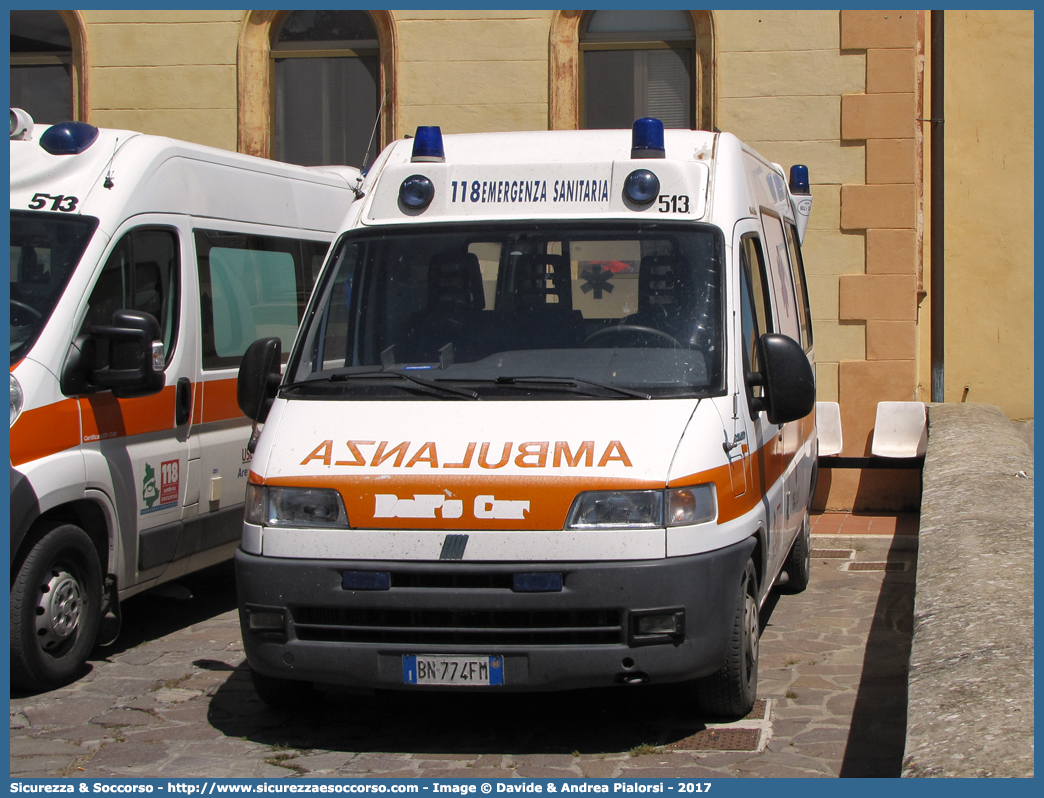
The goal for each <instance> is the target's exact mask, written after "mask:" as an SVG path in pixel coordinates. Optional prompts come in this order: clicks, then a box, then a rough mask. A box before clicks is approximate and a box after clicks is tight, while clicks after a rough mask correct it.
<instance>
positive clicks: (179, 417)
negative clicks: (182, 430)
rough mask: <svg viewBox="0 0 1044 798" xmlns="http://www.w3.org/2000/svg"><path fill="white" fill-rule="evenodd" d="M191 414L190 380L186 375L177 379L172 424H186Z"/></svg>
mask: <svg viewBox="0 0 1044 798" xmlns="http://www.w3.org/2000/svg"><path fill="white" fill-rule="evenodd" d="M191 414H192V381H191V380H190V379H189V378H188V377H181V378H179V379H178V391H177V394H176V396H175V398H174V424H175V426H178V427H180V426H182V425H184V424H188V422H189V416H190V415H191Z"/></svg>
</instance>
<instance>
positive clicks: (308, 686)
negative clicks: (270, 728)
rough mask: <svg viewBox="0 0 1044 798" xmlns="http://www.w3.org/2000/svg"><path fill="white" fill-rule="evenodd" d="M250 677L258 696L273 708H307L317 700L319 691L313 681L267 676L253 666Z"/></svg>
mask: <svg viewBox="0 0 1044 798" xmlns="http://www.w3.org/2000/svg"><path fill="white" fill-rule="evenodd" d="M250 679H251V680H252V681H253V682H254V691H255V692H256V693H257V695H258V697H259V698H260V699H261V700H262V701H264V702H265V703H266V704H268V706H270V707H272V709H285V710H289V711H293V710H300V709H307V708H308V706H309V705H310V704H312V703H314V702H315V699H316V696H317V692H316V689H315V687H314V686H313V685H312V683H311V682H299V681H296V680H294V679H280V678H279V677H277V676H265V674H263V673H258V672H257V671H255V670H254V669H253V668H251V669H250Z"/></svg>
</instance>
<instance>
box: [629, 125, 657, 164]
mask: <svg viewBox="0 0 1044 798" xmlns="http://www.w3.org/2000/svg"><path fill="white" fill-rule="evenodd" d="M665 156H666V150H665V149H664V147H663V122H661V121H660V120H659V119H653V118H652V117H648V116H647V117H644V118H643V119H636V120H635V122H634V124H633V125H632V126H631V157H632V158H663V157H665Z"/></svg>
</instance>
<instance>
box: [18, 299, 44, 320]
mask: <svg viewBox="0 0 1044 798" xmlns="http://www.w3.org/2000/svg"><path fill="white" fill-rule="evenodd" d="M11 307H12V308H18V309H19V310H23V311H25V312H26V313H30V314H32V315H33V316H36V318H38V319H42V318H43V314H42V313H41V312H40V311H38V310H37V309H36V308H34V307H33V306H32V305H27V304H25V302H21V301H19V300H17V299H12V300H11Z"/></svg>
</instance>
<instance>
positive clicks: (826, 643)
mask: <svg viewBox="0 0 1044 798" xmlns="http://www.w3.org/2000/svg"><path fill="white" fill-rule="evenodd" d="M830 515H833V514H830ZM889 524H891V525H892V526H893V527H894V531H899V530H900V529H902V530H904V532H906V531H909V522H908V520H907V519H905V518H903V517H900V518H899V519H892V520H891V521H884V520H881V519H879V518H873V519H869V518H866V517H862V518H861V517H859V516H854V517H850V518H843V519H839V518H832V517H830V516H821V517H818V518H817V519H816V526H815V527H814V529H815V530H817V531H816V534H815V535H814V537H813V551H814V553H815V557H814V559H813V566H812V567H813V571H812V581H811V584H810V586H809V589H808V590H807V591H806V592H804V593H802V594H800V595H794V596H791V595H779V594H774V595H773V596H772V597H771V598H770V599H769V602H768V603H767V604H766V607H765V609H764V611H763V614H762V618H763V623H764V624H765V628H764V632H763V635H762V641H761V666H760V689H759V697H760V698H761V699H763V700H762V701H761V702H759V705H758V707H757V709H756V710H755V712H754V713H753V714H752V715H751V717H749V718H746V719H744V720H741V721H738V722H735V723H730V724H715V723H711V722H709V721H708V720H707V719H705V718H701V717H700V716H699V715H697V714H696V713H695V712H694V711H692V710H691V709H690V708H688V707H687V706H686V705H685V703H684V701H683V700H681V696H682V693H681V691H680V690H679V689H678V688H677V687H675V686H671V685H664V686H655V687H636V688H619V689H612V690H590V691H578V692H570V693H559V694H544V695H532V694H528V695H518V694H504V695H496V694H491V695H489V694H483V695H466V696H461V695H446V694H403V693H399V692H396V693H390V694H380V695H374V694H362V695H354V694H347V693H342V694H328V696H327V698H326V699H325V700H324V701H323V702H321V704H320V705H319V706H317V707H314V708H312V709H310V710H307V711H302V712H300V713H298V714H294V715H291V714H289V713H283V712H276V711H274V710H271V709H268V708H267V707H265V706H264V705H263V704H262V703H261V702H260V700H259V699H258V698H257V696H256V695H255V694H254V692H253V689H252V687H251V685H250V679H249V674H248V671H247V668H246V664H245V661H244V657H243V648H242V643H241V641H240V637H239V627H238V620H237V616H236V612H235V593H234V588H233V587H232V575H231V570H230V569H229V568H223V569H217V570H216V571H209V572H206V573H204V574H200V575H195V576H194V577H189V578H187V579H186V580H185V583H186V584H187V585H188V586H189V587H190V588H191V589H192V590H193V592H194V593H195V595H196V598H194V599H192V600H190V601H180V602H179V601H173V600H171V599H164V598H160V597H156V596H148V595H146V596H141V597H138V598H136V599H132V600H131V601H129V602H127V604H126V605H125V607H124V618H125V627H124V629H125V634H124V635H123V636H122V638H121V640H120V641H118V643H117V645H116V646H114V647H112V648H109V649H100V650H99V651H98V652H95V654H96V655H98V654H101V655H102V657H103V658H97V659H94V660H92V663H91V664H92V666H93V670H92V672H91V673H89V674H87V675H86V676H85V677H83V678H82V679H80V680H79V681H77V682H75V683H73V684H71V685H68V686H66V687H64V688H61V689H59V690H56V691H53V692H51V693H43V694H39V695H31V694H30V695H16V696H14V697H13V698H12V700H11V775H12V776H13V777H43V776H73V777H90V778H100V777H101V778H103V777H164V778H167V777H169V778H177V777H230V778H234V777H258V776H262V777H269V778H277V777H295V776H302V775H307V776H329V777H363V776H387V777H391V776H394V777H410V776H422V777H440V778H459V777H492V778H510V777H616V776H625V777H639V776H640V777H691V778H714V777H726V776H768V777H781V776H782V777H785V776H803V777H807V776H816V777H833V776H839V775H840V776H898V775H899V773H900V767H901V763H902V755H903V746H904V741H905V730H906V682H907V662H908V658H909V651H910V636H911V617H912V606H913V590H914V573H915V568H916V554H915V552H913V551H910V550H909V549H908V548H906V547H905V546H903V547H899V546H893V542H895V541H899V540H900V538H901V537H909V535H900V536H896V537H893V536H892V535H890V534H888V533H887V532H882V531H879V530H882V529H884V528H886V527H887V526H888V525H889ZM832 526H836V528H837V529H838V531H836V532H825V531H824V532H822V533H821V532H819V531H818V530H821V529H822V530H826V529H828V528H831V527H832ZM863 526H865V527H866V528H867V531H865V532H864V531H858V532H857V531H856V529H857V527H858V528H860V529H861V528H862V527H863ZM915 526H916V525H915ZM842 530H843V533H842ZM914 531H915V530H914ZM861 569H865V570H861Z"/></svg>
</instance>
